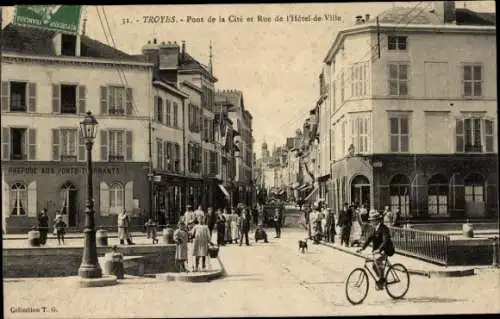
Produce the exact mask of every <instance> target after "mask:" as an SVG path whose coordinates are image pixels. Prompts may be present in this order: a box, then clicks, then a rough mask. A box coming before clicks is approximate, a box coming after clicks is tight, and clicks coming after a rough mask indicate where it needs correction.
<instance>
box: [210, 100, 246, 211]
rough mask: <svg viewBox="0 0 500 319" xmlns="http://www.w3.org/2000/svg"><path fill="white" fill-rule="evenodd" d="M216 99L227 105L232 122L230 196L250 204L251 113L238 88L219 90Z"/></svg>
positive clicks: (238, 201)
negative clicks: (233, 154) (232, 178)
mask: <svg viewBox="0 0 500 319" xmlns="http://www.w3.org/2000/svg"><path fill="white" fill-rule="evenodd" d="M216 99H217V101H219V102H220V103H226V104H227V105H229V108H228V117H229V119H230V120H231V122H232V123H233V135H234V138H233V139H234V141H233V142H234V144H235V147H236V154H235V157H236V171H235V176H234V180H233V185H232V188H231V189H232V198H233V199H235V200H236V201H237V202H236V203H233V204H237V203H242V204H245V205H248V206H252V205H253V203H252V198H253V197H254V195H253V194H254V192H255V191H254V180H253V176H252V175H253V174H252V170H253V143H254V142H253V130H252V119H253V118H252V115H251V114H250V112H249V111H248V110H247V109H246V108H245V104H244V99H243V93H242V92H241V91H239V90H219V91H217V93H216Z"/></svg>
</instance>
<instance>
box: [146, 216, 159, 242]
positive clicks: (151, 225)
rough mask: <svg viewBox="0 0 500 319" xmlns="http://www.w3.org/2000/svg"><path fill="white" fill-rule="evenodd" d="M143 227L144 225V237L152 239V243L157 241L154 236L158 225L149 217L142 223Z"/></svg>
mask: <svg viewBox="0 0 500 319" xmlns="http://www.w3.org/2000/svg"><path fill="white" fill-rule="evenodd" d="M144 227H146V237H147V238H151V239H152V240H153V244H156V243H158V239H157V238H156V228H157V227H158V224H157V223H156V222H155V221H153V219H151V218H150V219H149V220H148V221H147V222H146V224H144Z"/></svg>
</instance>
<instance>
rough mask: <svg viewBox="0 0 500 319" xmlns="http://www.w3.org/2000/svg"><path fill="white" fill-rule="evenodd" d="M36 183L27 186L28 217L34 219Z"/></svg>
mask: <svg viewBox="0 0 500 319" xmlns="http://www.w3.org/2000/svg"><path fill="white" fill-rule="evenodd" d="M36 203H37V199H36V181H33V182H31V183H29V185H28V216H31V217H36V216H37V214H36V212H37V207H36Z"/></svg>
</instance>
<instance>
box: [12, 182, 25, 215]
mask: <svg viewBox="0 0 500 319" xmlns="http://www.w3.org/2000/svg"><path fill="white" fill-rule="evenodd" d="M10 198H11V205H10V212H11V215H18V216H20V215H26V205H27V204H28V189H27V187H26V185H24V184H21V183H15V184H14V185H12V187H11V188H10Z"/></svg>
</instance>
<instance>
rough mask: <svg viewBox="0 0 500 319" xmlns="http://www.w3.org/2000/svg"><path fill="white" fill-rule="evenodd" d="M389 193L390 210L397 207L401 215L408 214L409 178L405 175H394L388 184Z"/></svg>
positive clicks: (406, 215)
mask: <svg viewBox="0 0 500 319" xmlns="http://www.w3.org/2000/svg"><path fill="white" fill-rule="evenodd" d="M389 189H390V194H391V211H395V210H396V209H397V208H398V209H399V210H400V212H401V216H405V217H408V216H409V214H410V180H409V179H408V177H406V176H405V175H401V174H400V175H396V176H394V177H393V178H392V180H391V183H390V185H389Z"/></svg>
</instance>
